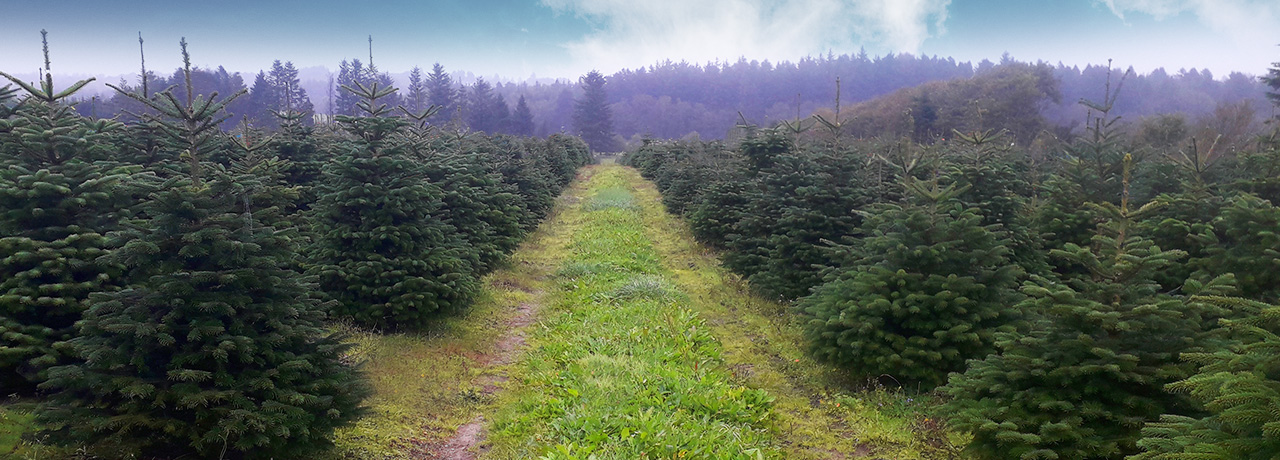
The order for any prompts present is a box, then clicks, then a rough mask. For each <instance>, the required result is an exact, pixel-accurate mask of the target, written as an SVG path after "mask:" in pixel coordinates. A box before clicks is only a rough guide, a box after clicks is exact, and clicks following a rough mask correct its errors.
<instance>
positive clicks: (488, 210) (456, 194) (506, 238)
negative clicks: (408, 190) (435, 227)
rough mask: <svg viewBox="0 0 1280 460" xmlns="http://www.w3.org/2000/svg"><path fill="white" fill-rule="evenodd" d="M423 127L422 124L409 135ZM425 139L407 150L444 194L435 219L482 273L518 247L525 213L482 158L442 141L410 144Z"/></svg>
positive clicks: (518, 201) (444, 139)
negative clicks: (445, 226)
mask: <svg viewBox="0 0 1280 460" xmlns="http://www.w3.org/2000/svg"><path fill="white" fill-rule="evenodd" d="M424 127H425V123H424V124H423V125H419V126H418V127H415V129H412V130H409V131H410V132H411V133H412V132H415V131H419V130H420V129H423V128H424ZM423 137H424V136H422V135H418V136H415V137H413V138H411V139H406V142H405V145H406V147H408V150H409V152H410V153H411V156H412V157H413V158H414V159H415V160H417V161H418V162H419V163H421V164H422V165H424V168H425V170H426V174H427V176H426V178H427V180H428V181H429V182H431V183H432V184H434V185H436V186H438V187H440V190H441V191H442V192H443V194H442V196H441V201H442V206H441V207H440V209H439V210H438V211H437V212H436V213H435V214H433V215H434V216H436V217H437V218H439V219H441V220H443V221H444V223H446V224H448V225H450V226H452V227H453V228H454V229H455V230H456V231H457V232H458V235H459V236H460V237H461V238H462V244H463V247H464V248H466V251H464V252H463V254H465V255H466V256H467V259H468V262H469V263H470V264H471V266H473V267H475V269H476V272H477V273H486V272H488V271H489V270H490V269H492V268H493V267H494V266H495V265H496V264H497V263H498V262H499V261H501V260H502V259H503V258H504V257H505V256H506V254H507V253H508V252H510V251H512V250H514V249H515V248H516V246H518V245H519V244H520V240H521V237H523V236H524V227H523V226H522V225H521V222H523V221H528V220H529V219H528V218H527V217H526V216H524V214H525V213H526V212H527V211H526V210H525V208H524V207H523V206H521V204H522V203H521V200H520V196H519V195H517V194H516V193H514V191H515V189H514V187H513V186H511V185H508V184H504V183H502V181H501V176H500V175H499V174H498V173H497V171H495V169H494V166H495V165H494V164H493V163H492V162H491V161H490V158H488V157H487V156H485V155H484V154H483V153H481V152H477V151H474V150H471V149H461V148H458V147H459V145H452V144H451V143H450V142H449V140H450V139H448V138H445V137H443V136H431V137H427V139H429V140H434V141H436V142H435V143H433V144H431V145H421V144H419V143H417V142H408V141H417V140H419V139H423ZM453 139H456V138H453Z"/></svg>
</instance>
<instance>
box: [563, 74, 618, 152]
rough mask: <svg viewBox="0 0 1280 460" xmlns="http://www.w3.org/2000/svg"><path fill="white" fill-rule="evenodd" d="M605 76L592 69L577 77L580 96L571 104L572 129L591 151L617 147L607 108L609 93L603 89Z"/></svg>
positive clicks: (609, 149)
mask: <svg viewBox="0 0 1280 460" xmlns="http://www.w3.org/2000/svg"><path fill="white" fill-rule="evenodd" d="M605 83H606V80H605V77H604V75H603V74H601V73H600V72H599V71H596V70H592V71H591V72H588V73H587V74H586V75H583V76H582V77H581V78H579V79H578V85H579V86H581V87H582V98H581V99H578V100H577V101H575V102H574V104H573V130H574V132H576V133H578V135H579V136H582V140H584V141H587V145H589V146H591V151H592V152H612V151H614V150H616V149H617V145H616V143H615V142H614V139H613V115H612V114H611V113H610V110H609V95H608V93H607V92H606V91H605Z"/></svg>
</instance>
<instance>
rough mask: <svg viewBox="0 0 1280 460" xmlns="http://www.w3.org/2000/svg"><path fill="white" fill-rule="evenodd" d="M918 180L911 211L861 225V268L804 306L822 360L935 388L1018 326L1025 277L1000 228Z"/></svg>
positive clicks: (952, 192)
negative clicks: (1019, 292) (1020, 290)
mask: <svg viewBox="0 0 1280 460" xmlns="http://www.w3.org/2000/svg"><path fill="white" fill-rule="evenodd" d="M912 176H913V172H912V171H910V170H906V171H904V173H903V175H902V177H903V181H904V182H903V185H904V187H905V188H906V190H907V193H908V196H909V197H910V200H911V201H910V202H908V203H906V204H903V205H894V204H883V205H880V208H879V209H878V210H876V211H874V212H872V213H871V214H870V216H869V217H868V218H867V219H866V221H865V222H864V224H863V229H864V231H863V233H864V236H863V238H862V239H861V240H860V241H858V243H857V247H856V248H854V249H853V251H855V253H856V254H858V255H860V260H857V261H856V262H854V263H853V264H851V265H848V266H846V268H844V269H843V270H844V271H843V272H842V273H841V272H837V274H836V275H835V276H834V279H832V280H830V281H828V282H827V283H825V284H823V285H821V286H819V287H818V288H816V289H815V290H814V292H813V294H812V295H810V296H808V297H805V298H804V299H802V300H801V301H800V304H799V305H800V308H801V309H802V310H803V311H804V313H805V316H806V317H807V318H808V322H807V323H806V324H805V335H806V337H808V339H809V342H810V344H811V346H812V349H813V351H814V352H815V353H816V354H817V355H818V356H819V357H821V358H823V359H825V360H827V361H831V362H833V363H836V364H838V365H841V366H844V367H845V368H847V369H849V370H850V371H851V372H852V373H853V374H854V375H855V376H857V377H865V378H877V377H880V376H882V375H887V376H892V377H893V378H895V379H896V380H897V381H899V382H902V383H907V382H911V383H918V384H920V385H922V386H923V387H924V388H931V387H934V386H937V385H940V384H942V383H944V382H945V381H946V378H947V374H948V373H950V372H959V371H963V370H964V366H965V361H966V360H970V359H975V358H982V357H984V356H986V355H987V354H988V353H990V352H991V351H992V349H993V344H994V342H995V335H996V332H997V331H998V330H1000V329H1002V328H1004V327H1006V326H1007V325H1008V324H1009V323H1010V322H1011V321H1012V320H1014V319H1015V318H1017V317H1018V312H1017V309H1015V308H1013V307H1012V305H1013V304H1014V303H1016V301H1017V292H1016V290H1015V287H1016V286H1017V282H1018V279H1019V277H1020V276H1021V274H1022V273H1023V272H1022V269H1021V268H1020V267H1019V266H1018V265H1016V264H1012V263H1010V261H1009V253H1010V251H1009V248H1008V239H1007V237H1006V236H1005V235H1004V233H1003V232H1002V231H1001V230H1000V228H999V226H998V225H994V224H985V223H983V221H982V215H981V214H979V213H978V211H977V210H976V209H974V208H966V207H964V206H963V205H962V204H961V203H959V202H957V201H956V196H957V195H959V194H961V193H963V192H964V188H958V187H956V186H954V185H952V186H948V187H940V186H939V185H938V183H937V182H936V181H921V180H917V179H915V178H914V177H912Z"/></svg>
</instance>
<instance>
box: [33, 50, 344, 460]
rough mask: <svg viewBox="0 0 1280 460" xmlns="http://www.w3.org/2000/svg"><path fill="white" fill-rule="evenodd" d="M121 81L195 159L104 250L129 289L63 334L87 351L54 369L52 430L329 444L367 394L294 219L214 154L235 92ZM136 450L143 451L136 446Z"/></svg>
mask: <svg viewBox="0 0 1280 460" xmlns="http://www.w3.org/2000/svg"><path fill="white" fill-rule="evenodd" d="M181 45H182V51H183V74H184V76H186V77H187V79H186V81H185V84H186V85H187V93H186V94H187V96H186V97H185V98H182V99H181V100H180V99H179V98H178V97H176V96H174V94H173V92H172V91H164V92H161V93H159V94H158V95H156V97H155V98H145V97H142V96H141V95H138V94H127V95H128V96H129V97H133V98H135V99H136V100H138V101H139V102H142V103H144V104H146V105H147V106H148V107H149V108H151V109H152V110H154V112H155V115H153V117H152V119H153V121H154V122H155V123H157V124H158V126H162V131H163V132H164V133H166V134H167V135H168V140H169V141H170V148H178V149H183V153H182V155H183V156H184V158H185V159H186V160H187V164H188V167H189V168H188V169H187V171H185V173H184V174H179V175H175V176H174V177H172V178H169V179H167V180H166V181H165V182H164V183H163V184H161V185H160V186H158V187H157V188H156V189H155V191H154V192H153V193H151V195H150V197H149V199H148V200H147V201H146V202H144V203H143V204H142V205H141V211H142V213H143V216H144V217H143V218H141V219H137V220H135V221H131V222H127V223H126V229H125V230H124V231H122V232H120V234H119V237H120V238H121V239H122V240H123V241H124V244H123V246H122V247H121V248H119V249H117V250H115V251H113V252H112V253H111V254H110V255H108V256H106V258H107V260H108V261H110V262H112V263H116V264H119V265H122V266H124V267H126V272H125V273H124V277H123V281H124V283H125V287H124V288H123V289H121V290H118V291H112V292H102V293H97V294H94V295H93V296H92V297H91V302H90V307H89V309H88V311H86V312H85V314H84V319H83V320H82V321H81V322H80V323H79V324H78V328H79V337H77V338H75V339H73V340H71V342H70V345H71V346H72V347H73V349H74V350H75V352H76V354H77V355H78V356H79V357H80V358H82V359H83V360H84V361H83V362H81V363H77V364H73V365H68V366H60V367H55V368H53V369H51V370H50V371H49V380H48V381H46V382H45V383H43V384H41V388H42V389H45V390H48V391H50V392H52V393H53V397H52V398H51V400H50V401H49V402H48V403H46V404H44V405H43V406H42V407H41V411H40V414H39V420H40V421H41V422H42V424H44V426H46V427H49V431H50V433H49V434H51V435H52V436H53V438H54V439H58V440H61V441H64V442H69V443H75V444H76V445H81V446H87V447H89V448H90V450H91V451H93V450H94V449H95V448H97V449H111V451H109V452H105V454H106V455H113V456H124V455H130V454H136V455H140V456H143V457H156V458H177V457H196V458H264V459H265V458H293V457H305V456H306V455H307V454H308V453H310V452H314V451H315V450H317V449H321V448H323V447H324V446H326V445H327V444H328V441H327V438H328V436H329V435H330V433H331V432H332V431H333V429H334V428H335V427H338V426H341V425H344V424H346V423H349V422H351V421H352V420H354V419H355V417H356V416H357V415H358V414H359V413H360V407H359V404H360V401H361V400H362V399H363V398H364V397H365V396H366V395H367V394H368V390H367V389H366V387H365V385H364V383H363V380H362V379H361V376H360V375H359V374H358V372H357V371H356V369H355V368H354V367H353V366H351V365H349V364H346V363H344V362H343V361H342V358H343V355H344V350H346V349H347V345H345V344H343V343H342V342H341V341H340V338H339V337H336V336H333V335H332V334H330V333H329V332H327V331H326V330H325V328H324V323H323V320H324V317H325V315H324V311H323V306H322V305H321V304H320V302H319V301H318V300H317V298H316V296H314V295H313V294H312V292H313V291H314V290H315V288H314V286H313V285H312V284H311V283H310V282H308V280H306V279H305V278H304V277H303V276H302V275H301V274H299V273H298V272H297V271H294V270H292V269H291V268H290V263H291V261H292V260H293V259H294V258H295V257H296V251H297V246H296V242H295V240H294V237H295V235H296V232H295V231H294V230H293V229H290V228H279V227H275V226H273V224H274V223H278V222H280V221H281V219H280V217H279V216H278V212H279V210H278V209H277V208H274V207H266V208H256V207H254V204H253V203H254V202H255V201H260V200H261V197H262V196H263V195H269V194H272V193H276V192H277V191H278V190H277V189H276V186H275V185H274V184H272V183H271V182H270V180H269V179H270V174H268V175H265V176H264V175H263V174H259V173H258V171H256V170H254V166H253V165H250V166H249V167H245V165H243V164H235V165H233V167H232V169H230V170H228V169H226V168H224V167H223V166H222V165H218V164H213V163H207V162H204V161H203V160H202V156H203V155H208V154H212V153H216V149H218V148H219V147H218V145H219V143H218V142H216V139H214V137H215V136H218V135H220V134H218V133H217V132H216V129H215V128H211V127H216V126H217V124H218V122H219V121H221V120H219V117H218V115H217V114H218V113H220V112H221V111H222V108H223V107H225V105H226V104H227V103H228V102H229V101H231V100H232V99H234V98H235V97H238V96H239V95H240V94H243V93H237V94H233V95H231V96H230V97H227V98H223V99H219V98H218V96H217V94H212V95H210V96H209V97H208V98H206V97H204V96H192V95H191V94H192V92H193V91H192V87H191V80H190V78H189V77H190V71H191V64H190V57H189V55H188V54H187V49H186V41H185V39H184V40H183V41H182V42H181ZM134 449H136V452H135V451H133V450H134Z"/></svg>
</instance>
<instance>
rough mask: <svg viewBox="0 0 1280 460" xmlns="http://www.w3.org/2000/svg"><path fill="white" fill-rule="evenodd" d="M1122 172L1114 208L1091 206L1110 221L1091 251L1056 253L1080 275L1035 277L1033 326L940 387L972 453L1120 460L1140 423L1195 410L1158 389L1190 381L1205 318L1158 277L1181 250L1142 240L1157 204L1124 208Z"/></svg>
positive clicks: (1027, 305) (1027, 306) (1031, 285)
mask: <svg viewBox="0 0 1280 460" xmlns="http://www.w3.org/2000/svg"><path fill="white" fill-rule="evenodd" d="M1125 163H1126V164H1128V160H1126V162H1125ZM1123 177H1124V179H1125V182H1126V183H1125V184H1123V191H1124V192H1125V193H1124V195H1122V198H1121V200H1120V204H1119V205H1114V204H1111V203H1103V204H1100V205H1094V211H1095V212H1097V213H1098V214H1099V215H1102V216H1105V217H1106V220H1105V223H1104V224H1103V225H1101V226H1100V227H1099V232H1098V234H1097V235H1095V236H1094V238H1093V241H1092V244H1091V245H1090V246H1088V247H1082V246H1078V245H1076V244H1073V243H1068V244H1066V246H1065V247H1064V248H1062V249H1057V250H1053V251H1052V252H1051V254H1052V255H1053V256H1055V257H1060V258H1064V259H1068V260H1070V261H1071V262H1072V263H1074V264H1077V265H1078V266H1082V267H1086V268H1087V272H1086V273H1084V274H1081V275H1078V276H1071V277H1068V278H1067V279H1066V281H1065V282H1054V281H1051V280H1049V279H1045V278H1042V277H1039V276H1033V277H1032V279H1033V280H1032V282H1028V283H1027V284H1025V285H1024V286H1023V289H1022V291H1023V293H1024V294H1026V296H1027V299H1026V300H1024V301H1023V302H1021V303H1020V304H1019V305H1018V306H1017V308H1018V309H1020V310H1022V311H1024V312H1026V314H1028V315H1030V316H1031V317H1032V318H1034V320H1035V321H1034V323H1033V324H1031V325H1030V326H1029V329H1028V330H1029V332H1027V333H1026V334H1025V335H1019V334H1012V333H1011V334H1007V335H1005V336H1004V337H1003V338H1002V339H1000V340H999V341H998V342H997V348H998V350H999V351H998V353H996V354H992V355H990V356H988V357H987V358H985V359H982V360H978V361H973V362H971V363H969V365H968V369H967V370H966V371H965V372H964V373H963V374H955V375H953V376H952V377H951V381H950V383H949V384H948V385H947V387H945V389H944V391H945V392H946V393H948V394H950V395H951V396H953V397H954V398H955V399H953V400H951V401H950V402H948V403H947V404H946V406H945V409H946V411H947V412H950V413H951V414H953V416H952V418H951V422H952V423H953V425H954V426H956V427H957V428H959V429H961V430H965V431H968V432H971V433H972V434H973V440H972V441H971V443H970V445H969V449H968V450H969V451H970V452H971V453H972V454H974V455H975V456H976V457H977V458H984V459H985V458H992V459H1031V458H1045V459H1048V458H1064V459H1068V458H1069V459H1106V458H1118V457H1122V456H1124V455H1129V454H1133V453H1136V451H1137V446H1136V442H1137V440H1138V437H1139V429H1140V427H1141V426H1142V423H1143V422H1146V421H1152V420H1155V418H1156V417H1157V416H1159V415H1160V414H1185V413H1187V411H1189V410H1191V406H1190V405H1189V404H1188V401H1186V399H1185V398H1183V397H1181V396H1178V395H1173V394H1170V393H1167V392H1165V391H1164V390H1163V387H1164V385H1165V384H1168V383H1171V382H1173V381H1176V380H1179V379H1181V378H1184V377H1186V376H1187V372H1188V369H1187V366H1186V365H1185V364H1184V363H1182V362H1180V361H1179V360H1178V354H1179V353H1182V352H1184V351H1191V350H1193V347H1194V346H1196V344H1197V338H1198V337H1200V336H1201V333H1202V332H1203V329H1204V327H1205V323H1207V322H1208V321H1204V320H1202V319H1201V318H1200V313H1199V312H1198V310H1197V309H1196V308H1193V307H1194V305H1192V304H1189V303H1187V302H1185V301H1184V300H1183V299H1178V298H1173V297H1170V296H1169V295H1168V294H1164V293H1162V292H1161V290H1160V286H1159V284H1157V283H1156V282H1155V281H1154V280H1153V277H1154V275H1155V273H1157V272H1159V271H1160V270H1163V269H1165V268H1167V267H1168V266H1170V265H1171V264H1173V263H1174V262H1175V261H1176V260H1177V259H1179V258H1181V257H1183V256H1184V255H1185V254H1183V253H1181V252H1179V251H1165V250H1162V249H1160V248H1159V247H1157V246H1155V245H1154V244H1152V242H1151V240H1149V239H1146V238H1144V237H1142V236H1140V235H1138V234H1137V232H1136V227H1137V226H1136V222H1137V221H1139V220H1140V219H1142V218H1143V217H1145V215H1146V214H1149V213H1150V212H1151V211H1152V209H1154V208H1155V207H1156V206H1158V204H1148V205H1146V206H1143V207H1142V208H1140V209H1138V210H1137V211H1133V210H1130V209H1129V203H1128V201H1129V200H1128V196H1127V191H1128V187H1127V180H1128V170H1127V166H1126V171H1125V172H1124V174H1123ZM1217 284H1218V283H1212V284H1210V285H1207V286H1204V287H1203V288H1202V289H1193V290H1201V291H1202V292H1206V293H1212V292H1215V291H1214V289H1220V288H1219V287H1215V286H1217ZM1188 287H1189V289H1190V288H1193V287H1194V286H1193V285H1192V284H1191V283H1189V284H1188Z"/></svg>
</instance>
